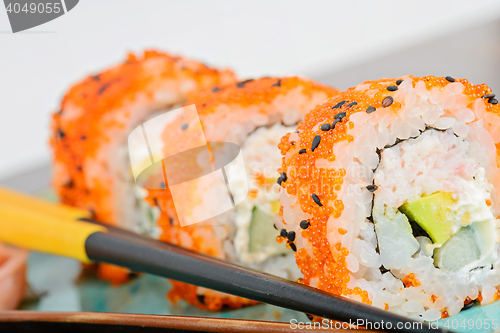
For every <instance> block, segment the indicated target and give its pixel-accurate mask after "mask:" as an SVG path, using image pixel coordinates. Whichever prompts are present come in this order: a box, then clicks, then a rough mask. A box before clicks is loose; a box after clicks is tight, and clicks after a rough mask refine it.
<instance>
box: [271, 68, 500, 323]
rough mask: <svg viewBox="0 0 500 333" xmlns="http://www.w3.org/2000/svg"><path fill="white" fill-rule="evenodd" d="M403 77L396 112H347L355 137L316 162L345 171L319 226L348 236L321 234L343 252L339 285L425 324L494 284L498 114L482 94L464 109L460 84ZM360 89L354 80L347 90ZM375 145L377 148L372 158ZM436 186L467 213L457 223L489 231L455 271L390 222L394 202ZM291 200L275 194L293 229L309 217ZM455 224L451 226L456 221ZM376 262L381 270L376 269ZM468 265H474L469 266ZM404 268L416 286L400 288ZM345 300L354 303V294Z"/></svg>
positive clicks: (498, 266)
mask: <svg viewBox="0 0 500 333" xmlns="http://www.w3.org/2000/svg"><path fill="white" fill-rule="evenodd" d="M403 79H404V81H403V82H402V83H401V85H400V86H399V87H398V88H399V89H398V91H396V92H395V93H394V95H393V98H394V101H395V102H398V103H400V104H401V110H399V111H398V113H397V114H396V113H394V112H393V111H392V110H390V108H387V109H385V108H378V109H377V110H376V112H373V113H370V114H367V113H365V112H359V113H354V114H352V115H351V116H350V118H349V121H351V122H352V123H353V124H354V127H353V129H352V130H351V131H350V132H349V134H350V135H351V136H352V137H353V138H354V140H353V141H352V142H350V143H349V142H347V141H342V142H339V143H337V144H335V146H334V148H333V153H334V154H335V157H336V158H335V161H333V162H330V161H328V160H326V159H321V160H317V161H316V167H317V168H320V167H321V168H325V169H335V170H339V169H340V168H343V169H345V170H346V171H347V173H346V176H345V177H344V183H343V185H342V189H341V191H340V192H339V193H338V199H340V200H342V202H343V203H344V210H343V212H342V214H341V216H340V217H339V218H334V217H333V216H331V217H330V218H329V220H328V222H327V228H328V230H337V229H338V228H344V229H345V230H347V233H346V234H345V235H340V234H339V233H336V232H330V233H329V234H328V235H327V237H328V241H329V243H330V244H336V243H338V242H341V243H342V244H343V246H345V247H347V248H348V249H349V251H350V253H349V255H348V256H347V258H346V265H347V267H348V269H349V270H350V272H351V279H350V282H349V283H348V287H349V288H351V289H352V288H355V287H360V288H361V289H363V290H366V291H367V292H368V293H369V297H370V300H371V301H372V304H373V305H374V306H377V307H380V308H387V307H388V309H389V310H390V311H393V312H396V313H399V314H402V315H406V316H410V317H414V318H417V319H424V320H428V321H432V320H437V319H440V318H441V312H442V311H447V312H448V314H449V315H455V314H457V313H458V312H459V311H460V310H461V309H462V307H463V305H464V300H465V299H466V298H467V297H469V298H470V299H472V300H474V299H476V298H477V297H478V295H479V292H481V296H482V302H481V304H488V303H491V302H492V301H494V299H495V294H496V293H497V288H496V287H500V259H499V258H500V256H499V253H498V251H499V248H498V242H499V240H498V235H499V234H500V232H499V230H500V221H499V220H498V219H496V217H497V216H498V215H499V213H500V206H499V204H500V202H499V196H498V194H497V192H496V191H495V189H496V188H500V170H499V168H498V166H497V160H496V159H497V155H496V147H495V144H498V143H499V142H500V118H499V117H498V116H495V115H493V114H487V113H486V108H485V105H484V101H483V100H481V98H478V99H477V100H475V101H474V102H473V103H472V106H470V107H467V105H468V104H469V102H470V101H469V100H468V98H464V97H463V95H462V92H463V91H464V85H463V84H462V83H460V82H455V83H450V84H448V85H446V86H445V87H444V88H441V89H439V88H432V89H431V90H428V89H427V88H426V87H425V84H424V82H417V83H416V84H415V87H413V85H412V79H411V78H410V77H405V78H403ZM387 84H388V85H389V84H392V82H391V81H388V82H387ZM369 87H370V84H363V85H360V86H359V87H357V88H356V89H358V90H364V91H365V90H367V89H369ZM377 91H378V90H376V89H374V90H368V91H367V92H366V94H367V95H369V96H370V95H373V94H375V93H376V92H377ZM440 130H441V131H440ZM292 136H293V137H292ZM292 136H291V137H290V141H292V140H294V141H297V142H300V138H299V137H298V135H296V136H294V134H292ZM398 139H399V140H404V141H402V142H399V141H397V140H398ZM377 152H381V154H380V157H379V155H378V153H377ZM289 154H291V152H289ZM285 158H288V156H286V157H285ZM371 184H376V185H378V189H377V190H376V191H375V195H374V194H373V193H371V192H370V191H368V189H367V185H371ZM437 191H449V192H453V193H454V195H453V196H454V199H455V200H456V201H455V204H454V206H453V207H452V212H453V214H456V216H460V214H462V215H463V214H465V213H466V212H467V213H468V214H470V215H471V216H472V218H471V219H470V220H468V221H467V222H465V224H464V225H467V224H470V223H472V222H476V221H486V222H484V223H485V225H487V226H488V228H487V229H486V231H485V232H484V233H483V234H482V236H483V237H484V242H485V246H486V247H487V249H484V253H483V254H484V256H482V257H481V262H475V263H473V266H474V267H466V268H464V269H460V270H457V271H446V270H441V269H439V268H437V267H436V266H434V262H433V258H431V255H432V250H431V251H430V252H429V249H428V248H427V249H426V246H428V245H429V244H427V243H426V242H425V241H422V239H419V240H417V239H415V237H414V236H413V235H412V230H411V228H410V230H408V227H407V226H404V225H403V224H402V223H401V221H399V220H398V217H397V216H398V207H400V206H401V205H402V204H403V203H405V202H407V201H411V200H414V199H417V198H420V197H421V196H423V195H428V194H432V193H434V192H437ZM295 200H296V199H295V198H293V197H292V196H289V195H288V194H286V191H282V192H281V196H280V201H281V204H282V206H283V207H284V211H283V218H284V221H285V222H286V224H287V226H289V228H291V226H295V227H294V228H295V229H297V230H300V229H298V228H299V227H298V222H300V220H302V219H307V218H311V216H308V214H306V213H304V212H302V211H301V209H300V206H299V205H296V204H295ZM486 200H490V201H491V206H488V205H486V203H485V201H486ZM330 204H331V205H332V204H333V203H330ZM372 209H373V214H374V216H373V217H375V214H378V215H379V218H381V217H384V216H385V217H386V220H387V221H386V222H387V223H382V224H381V225H380V226H377V228H375V226H374V223H373V222H372V221H371V220H370V219H371V216H372ZM399 214H401V213H399ZM458 220H459V221H460V218H458ZM459 223H460V222H457V225H456V227H455V228H454V231H456V230H458V229H459V227H460V226H463V225H460V224H459ZM376 229H378V234H377V232H376ZM377 236H378V237H379V239H377ZM419 238H420V237H419ZM384 242H385V244H386V245H387V248H389V249H390V248H392V251H390V252H387V251H385V253H384V254H383V255H382V254H381V253H382V252H384V251H381V250H382V249H381V248H379V246H380V244H381V243H384ZM295 243H296V245H297V248H305V249H306V250H307V251H308V252H309V255H311V256H312V253H311V251H312V250H311V247H310V245H309V244H307V240H305V239H304V238H303V237H301V236H300V237H298V238H297V239H296V241H295ZM486 243H487V244H486ZM382 265H383V266H385V268H386V269H389V271H385V273H382V271H381V267H382ZM482 266H484V267H482ZM475 267H482V268H478V269H471V268H475ZM410 273H413V274H414V275H415V279H417V280H418V281H419V282H420V285H419V286H412V287H405V286H404V284H403V282H402V280H403V278H404V277H405V276H407V275H409V274H410ZM310 284H311V286H317V279H311V283H310ZM433 295H434V297H433ZM349 297H351V298H353V299H357V300H361V299H360V297H359V296H357V295H353V294H352V295H349Z"/></svg>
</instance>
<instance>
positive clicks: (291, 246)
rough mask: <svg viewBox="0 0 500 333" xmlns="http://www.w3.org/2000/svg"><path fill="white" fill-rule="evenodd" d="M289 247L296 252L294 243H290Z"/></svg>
mask: <svg viewBox="0 0 500 333" xmlns="http://www.w3.org/2000/svg"><path fill="white" fill-rule="evenodd" d="M290 248H291V249H292V250H293V252H297V247H296V246H295V244H293V243H290Z"/></svg>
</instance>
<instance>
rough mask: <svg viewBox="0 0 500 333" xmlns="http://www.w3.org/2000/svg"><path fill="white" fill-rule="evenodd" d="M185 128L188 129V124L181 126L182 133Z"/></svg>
mask: <svg viewBox="0 0 500 333" xmlns="http://www.w3.org/2000/svg"><path fill="white" fill-rule="evenodd" d="M186 128H188V124H187V123H184V124H182V126H181V130H183V131H184V130H185V129H186Z"/></svg>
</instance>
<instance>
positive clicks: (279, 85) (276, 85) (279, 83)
mask: <svg viewBox="0 0 500 333" xmlns="http://www.w3.org/2000/svg"><path fill="white" fill-rule="evenodd" d="M272 86H273V87H281V79H279V80H278V82H276V83H275V84H273V85H272Z"/></svg>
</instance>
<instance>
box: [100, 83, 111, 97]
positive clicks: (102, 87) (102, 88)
mask: <svg viewBox="0 0 500 333" xmlns="http://www.w3.org/2000/svg"><path fill="white" fill-rule="evenodd" d="M108 87H109V83H105V84H103V85H102V86H101V88H99V90H98V91H97V93H98V94H99V95H102V93H103V92H104V91H105V90H106V89H108Z"/></svg>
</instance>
